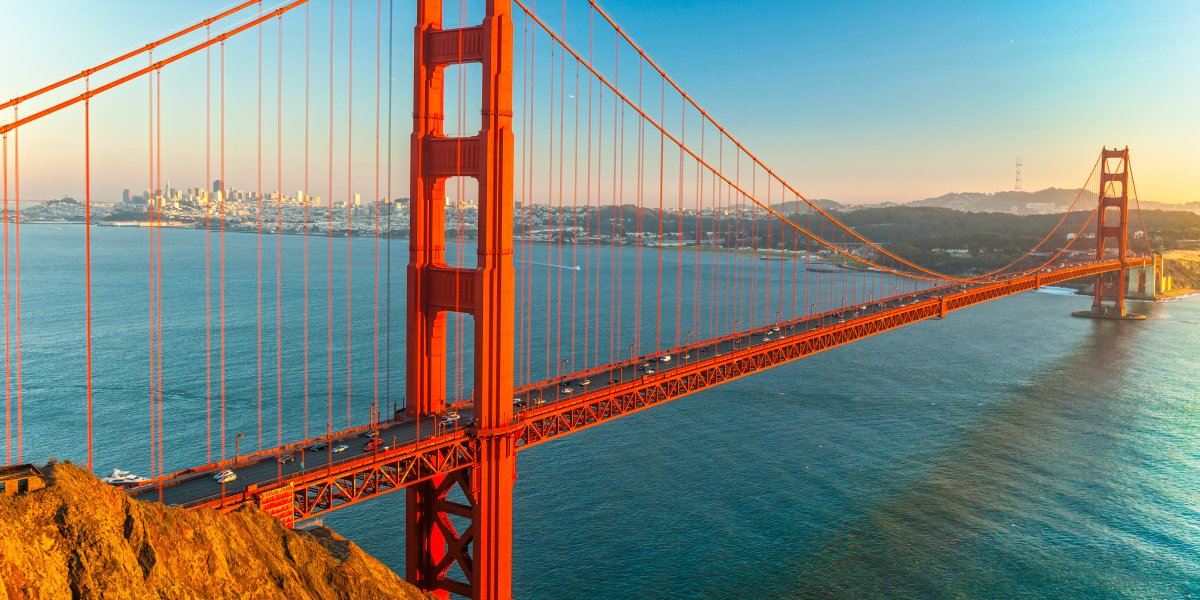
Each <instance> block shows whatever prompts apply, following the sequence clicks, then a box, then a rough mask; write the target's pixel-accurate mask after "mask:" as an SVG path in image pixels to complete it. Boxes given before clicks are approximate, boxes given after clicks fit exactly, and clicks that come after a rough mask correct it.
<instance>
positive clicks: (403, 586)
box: [0, 463, 426, 599]
mask: <svg viewBox="0 0 1200 600" xmlns="http://www.w3.org/2000/svg"><path fill="white" fill-rule="evenodd" d="M46 471H48V476H49V478H50V481H51V485H50V486H49V487H47V488H46V489H43V490H38V491H36V492H31V493H28V494H25V495H22V496H13V497H10V496H0V582H3V583H2V585H0V599H6V598H54V599H58V598H83V599H90V598H147V599H149V598H155V599H162V598H181V599H182V598H204V599H209V598H289V599H310V598H311V599H317V598H346V599H349V598H425V597H426V596H424V595H423V594H421V593H420V592H419V591H417V589H416V588H414V587H412V586H410V585H409V584H408V583H406V582H405V581H403V580H402V579H401V578H400V577H398V576H397V575H396V574H395V573H393V572H392V571H390V570H389V569H388V568H387V567H385V566H383V564H381V563H380V562H379V561H377V560H375V559H374V558H372V557H371V556H369V555H367V554H366V553H364V552H363V551H362V550H361V549H359V548H358V546H355V545H354V544H352V543H350V542H348V541H346V540H345V539H344V538H341V537H340V536H338V535H337V534H336V533H334V532H332V531H330V530H328V529H317V530H313V531H312V532H297V531H291V530H288V529H285V528H284V527H283V526H281V525H280V524H279V522H278V521H276V520H275V519H273V518H271V517H270V516H268V515H267V514H266V513H264V512H262V511H259V510H258V509H243V510H238V511H236V512H233V513H230V514H227V515H221V514H218V513H216V512H214V511H211V510H202V511H187V510H184V509H180V508H170V507H166V506H163V505H161V504H157V503H146V502H138V501H135V500H131V499H130V498H129V497H128V496H126V495H125V494H123V493H121V492H120V491H118V490H116V489H113V488H111V487H109V486H107V485H105V484H104V483H101V482H100V481H99V480H97V479H96V478H94V477H92V476H91V475H89V474H87V473H85V472H84V471H82V470H81V469H79V468H78V467H76V466H74V465H71V464H69V463H64V464H57V465H52V466H50V467H47V469H46Z"/></svg>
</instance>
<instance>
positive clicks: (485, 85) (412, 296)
mask: <svg viewBox="0 0 1200 600" xmlns="http://www.w3.org/2000/svg"><path fill="white" fill-rule="evenodd" d="M511 12H512V7H511V2H510V0H489V1H488V2H487V6H486V11H485V16H484V19H483V23H481V24H480V25H478V26H475V27H470V28H463V29H444V28H443V27H442V2H441V0H420V1H419V2H418V5H417V27H416V31H415V38H416V39H415V49H414V61H415V80H414V87H413V106H414V107H415V108H414V113H413V134H412V158H411V160H412V169H411V177H412V181H411V190H410V191H411V195H410V197H411V199H412V200H411V205H410V211H411V212H410V217H409V218H410V221H409V228H410V231H411V234H410V242H409V267H408V314H409V319H408V338H407V340H408V341H407V343H408V373H407V399H408V406H407V412H408V416H409V417H413V418H418V417H420V416H423V415H430V414H438V413H440V412H442V411H444V410H445V407H446V398H445V389H446V356H445V347H446V339H445V331H446V330H445V319H446V315H445V313H446V312H450V311H454V312H461V313H469V314H471V315H472V316H473V317H474V325H475V336H474V337H475V349H474V353H475V357H474V365H475V372H474V383H475V390H474V398H476V399H477V400H476V402H475V405H476V420H477V423H478V426H479V430H478V435H477V440H476V444H477V448H476V452H477V454H476V461H475V463H474V464H473V465H472V466H471V467H470V468H469V469H468V472H467V473H463V474H456V475H454V476H451V477H435V478H432V479H430V480H428V481H426V482H423V483H420V484H419V485H416V486H414V487H413V488H411V489H410V491H409V492H408V498H407V507H408V511H407V519H408V528H407V552H408V556H407V564H406V575H407V577H408V579H409V581H411V582H413V583H415V584H416V585H417V586H419V587H421V588H422V589H424V590H427V591H431V592H433V593H435V594H436V595H438V596H439V597H446V596H448V594H449V593H457V594H462V595H467V596H470V597H472V598H502V599H503V598H509V597H511V596H512V583H511V578H512V486H513V481H514V479H515V478H516V449H515V446H514V445H513V439H512V437H511V436H510V435H508V429H507V427H508V426H509V425H510V422H511V420H512V402H511V400H510V399H511V398H512V388H513V381H512V377H513V356H512V340H513V331H514V323H513V314H514V311H515V299H514V270H513V263H512V202H513V192H512V189H513V188H512V186H513V183H512V181H513V180H512V178H513V164H514V157H513V134H512V52H513V44H512V16H511ZM465 62H478V63H480V64H481V65H482V75H483V80H482V82H481V83H482V92H483V101H482V105H481V106H482V107H483V108H482V124H481V128H480V132H479V134H478V135H476V136H474V137H470V138H453V139H451V138H447V137H445V132H444V128H443V123H444V119H445V80H444V77H445V75H444V70H445V67H446V66H448V65H452V64H460V63H465ZM456 176H464V177H474V178H475V179H476V180H477V181H478V184H479V239H478V258H477V261H476V264H477V267H476V268H475V269H473V270H466V269H461V268H454V267H450V266H449V265H447V264H446V262H445V239H444V236H445V234H444V231H445V215H444V207H445V185H446V179H448V178H450V177H456ZM454 485H457V486H458V487H460V488H461V489H462V492H463V494H464V495H465V496H466V497H467V498H468V499H469V501H470V506H469V507H467V508H465V509H461V510H459V508H458V507H457V505H453V504H452V503H448V502H447V501H446V493H447V492H448V491H449V489H450V487H453V486H454ZM449 508H454V511H456V512H454V514H458V515H459V516H461V517H465V518H468V519H470V522H471V524H470V525H469V526H468V530H467V531H465V532H460V531H458V530H457V529H456V528H455V527H454V525H453V523H452V522H451V521H450V519H449V517H448V514H450V513H448V512H447V511H448V510H449ZM467 542H470V543H467ZM454 564H457V565H458V566H459V567H460V568H461V570H462V573H463V575H464V577H465V578H466V580H467V581H465V582H463V581H457V580H455V579H453V578H452V577H451V576H450V575H449V569H450V566H451V565H454Z"/></svg>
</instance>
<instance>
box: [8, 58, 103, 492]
mask: <svg viewBox="0 0 1200 600" xmlns="http://www.w3.org/2000/svg"><path fill="white" fill-rule="evenodd" d="M84 87H85V88H86V87H90V79H84ZM91 135H92V109H91V100H85V101H84V102H83V302H84V323H85V327H86V330H85V337H84V343H85V344H86V345H87V367H86V368H87V371H86V373H85V377H86V378H87V458H88V472H89V473H94V472H95V471H94V470H93V468H92V137H91ZM6 141H7V140H6ZM7 149H8V147H7V144H6V145H5V150H6V151H7ZM6 154H7V152H6ZM7 165H8V157H7V156H5V166H6V167H7ZM4 184H5V185H4V191H5V201H6V202H5V203H6V204H7V200H8V177H7V173H5V178H4Z"/></svg>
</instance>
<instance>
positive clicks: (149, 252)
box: [146, 52, 159, 477]
mask: <svg viewBox="0 0 1200 600" xmlns="http://www.w3.org/2000/svg"><path fill="white" fill-rule="evenodd" d="M149 57H150V61H151V62H152V63H153V61H154V53H153V52H151V53H150V55H149ZM155 75H156V73H155V72H153V71H151V72H150V74H149V76H148V77H147V78H146V88H147V98H146V103H147V106H148V110H147V111H146V116H147V120H148V123H147V126H146V135H147V138H148V139H147V155H146V162H147V167H146V168H147V172H148V173H147V177H148V179H149V185H148V189H147V190H146V199H147V200H148V201H149V204H150V206H149V214H148V215H147V216H148V220H149V223H150V227H149V233H150V239H149V247H148V248H147V249H146V257H147V259H148V263H147V270H148V273H147V277H146V286H147V289H146V298H147V300H146V302H147V308H146V313H147V317H148V318H149V323H148V326H149V339H148V342H149V346H148V348H147V351H148V353H149V371H150V378H149V379H150V405H149V406H150V413H149V416H150V476H151V477H153V476H154V475H155V469H156V468H157V467H158V459H157V457H156V455H155V451H156V449H157V445H156V443H155V440H156V439H157V437H156V433H155V426H156V425H157V423H158V421H157V420H156V419H155V418H154V408H155V407H154V397H155V391H156V388H155V385H154V379H155V375H156V370H155V368H154V358H155V344H154V335H155V334H156V333H157V332H158V329H157V328H156V327H155V321H154V308H155V306H156V305H155V303H154V219H155V214H156V213H157V212H158V203H159V195H158V189H157V188H156V187H155V185H154V77H155Z"/></svg>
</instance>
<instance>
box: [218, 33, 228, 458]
mask: <svg viewBox="0 0 1200 600" xmlns="http://www.w3.org/2000/svg"><path fill="white" fill-rule="evenodd" d="M220 111H221V118H220V121H221V135H220V139H221V149H220V163H221V164H220V169H219V171H220V173H221V186H220V187H221V189H220V191H219V194H220V197H219V198H218V199H217V200H218V201H219V202H220V205H221V235H220V240H219V242H218V244H219V245H220V259H219V260H218V263H219V265H220V266H219V270H220V275H219V277H218V280H219V282H220V284H221V285H220V292H219V297H218V302H217V304H218V306H219V309H218V310H219V311H220V333H219V338H220V341H219V345H220V347H221V357H220V361H219V362H220V379H221V460H222V461H224V460H225V452H226V450H225V446H226V438H225V212H226V210H227V208H228V207H227V206H226V203H227V202H228V201H229V199H228V198H227V197H226V196H227V194H226V187H225V40H221V107H220Z"/></svg>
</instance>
